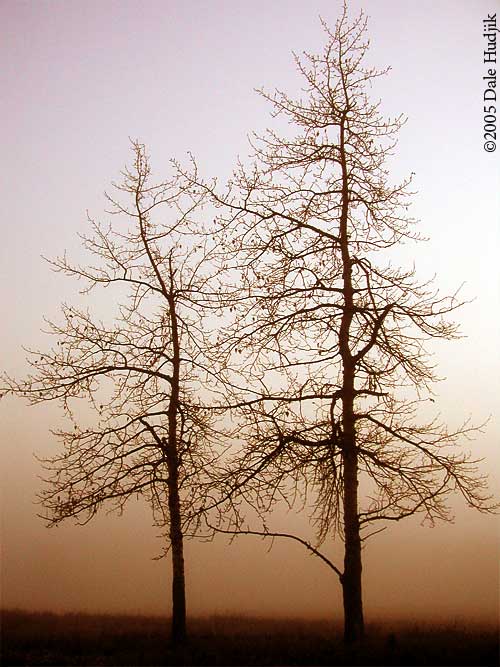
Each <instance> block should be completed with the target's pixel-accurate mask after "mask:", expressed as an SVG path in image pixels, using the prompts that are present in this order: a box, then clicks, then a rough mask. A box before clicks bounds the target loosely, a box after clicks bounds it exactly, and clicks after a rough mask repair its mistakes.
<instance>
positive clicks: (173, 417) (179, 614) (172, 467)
mask: <svg viewBox="0 0 500 667" xmlns="http://www.w3.org/2000/svg"><path fill="white" fill-rule="evenodd" d="M169 269H170V290H169V293H168V296H167V299H168V305H169V315H170V333H171V336H172V352H173V354H172V379H171V391H170V400H169V405H168V447H167V465H168V476H169V481H168V511H169V518H170V546H171V549H172V642H173V643H174V644H181V643H183V642H184V641H185V640H186V636H187V631H186V585H185V575H184V536H183V533H182V516H181V502H180V496H179V442H178V432H177V416H178V414H179V400H180V363H181V362H180V340H179V329H178V320H177V313H176V308H175V306H176V303H175V294H174V273H173V269H172V261H171V258H170V262H169Z"/></svg>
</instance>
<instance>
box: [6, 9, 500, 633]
mask: <svg viewBox="0 0 500 667" xmlns="http://www.w3.org/2000/svg"><path fill="white" fill-rule="evenodd" d="M340 4H341V3H340V2H339V1H338V0H316V1H315V2H314V1H313V2H304V1H303V0H300V1H299V0H274V1H273V2H269V1H268V0H266V1H263V0H254V2H252V3H249V2H243V1H242V0H232V1H229V0H212V1H207V2H201V1H199V2H196V1H195V0H182V2H181V1H180V0H163V1H159V0H149V1H148V0H146V1H140V2H139V0H136V1H131V0H121V1H115V0H104V1H103V0H85V1H81V2H80V1H79V2H76V1H72V0H52V1H51V2H46V1H41V0H38V1H29V2H25V1H23V0H16V1H14V0H10V1H9V0H6V1H4V2H3V3H2V4H1V6H0V21H1V25H2V31H3V38H2V43H1V46H0V49H1V51H2V53H1V56H2V63H3V67H2V72H1V73H0V77H1V83H2V91H3V99H4V103H3V108H2V111H1V113H2V124H3V133H2V143H3V159H2V161H1V165H0V173H1V181H0V182H1V189H2V199H1V204H0V205H1V224H2V244H1V246H0V253H1V271H2V275H1V278H2V280H1V283H0V290H1V300H0V307H1V313H0V314H1V321H2V349H1V352H2V355H1V361H0V365H1V366H2V367H3V368H4V369H5V370H7V371H8V372H10V373H14V374H22V373H23V372H24V370H25V363H24V353H23V351H22V349H21V345H22V344H24V345H27V346H33V347H36V346H37V345H39V344H40V345H41V346H43V344H44V343H43V336H42V334H40V329H41V327H42V325H43V321H42V318H43V316H49V317H51V316H52V317H53V316H57V312H58V309H59V303H60V301H61V300H62V299H66V300H68V301H71V299H72V298H73V295H74V294H75V293H76V290H77V285H76V284H75V283H73V282H72V281H70V280H69V279H65V278H63V277H61V276H58V275H55V274H53V273H51V272H50V270H49V267H48V266H47V264H46V263H44V262H43V260H42V259H41V257H40V255H41V254H44V255H46V256H54V255H56V254H60V253H62V252H63V251H64V250H65V249H67V250H68V252H69V253H70V254H71V256H72V257H74V258H77V257H78V256H79V252H80V247H79V242H78V239H77V236H76V234H77V232H79V231H80V232H82V231H85V225H86V211H87V210H89V212H90V213H91V214H92V215H94V216H95V217H102V216H103V211H104V206H105V203H104V198H103V191H104V190H105V189H106V188H108V187H109V184H110V182H111V181H112V180H114V179H117V178H118V177H119V171H120V169H122V167H123V166H124V164H125V163H127V162H128V161H129V158H130V151H129V140H128V137H132V138H138V139H140V140H141V141H143V142H145V143H146V144H147V146H148V148H149V152H150V154H151V158H152V164H153V169H154V172H155V173H156V174H157V175H158V176H159V177H161V175H162V174H163V173H165V172H166V170H167V169H168V159H169V158H170V157H173V156H175V157H178V158H180V159H184V158H185V156H186V152H187V151H191V152H192V153H194V155H195V156H196V157H197V159H198V162H199V166H200V168H201V170H202V172H204V173H205V174H207V175H217V176H218V177H219V178H220V179H221V181H224V179H225V178H226V177H227V176H228V175H229V174H230V172H231V169H232V166H233V165H234V163H235V158H236V156H237V155H238V154H239V155H240V156H242V157H244V156H245V155H246V154H247V143H246V142H247V139H246V137H247V134H248V133H249V132H250V131H252V130H259V129H263V128H264V127H266V125H268V124H269V123H270V122H271V121H270V118H269V114H268V112H269V109H268V108H267V106H266V104H265V102H264V101H263V100H262V99H260V98H259V97H258V96H257V95H256V94H255V93H254V92H253V90H254V88H258V87H261V86H263V87H265V88H272V87H274V86H278V87H280V88H282V89H285V90H289V91H291V92H293V91H296V90H297V86H298V85H300V81H299V80H298V78H297V76H296V73H295V70H294V66H293V62H292V58H291V51H292V50H295V51H297V52H300V51H302V50H306V51H312V52H315V51H319V50H321V48H322V45H323V35H322V31H321V27H320V23H319V20H318V16H319V15H321V16H322V17H323V18H324V19H325V20H326V21H327V22H328V23H329V24H330V25H332V26H333V25H334V22H335V19H336V17H337V16H338V14H339V11H340ZM362 6H364V8H365V11H366V12H367V14H368V16H369V17H370V18H369V33H370V36H371V42H372V46H371V51H370V60H371V62H372V63H373V64H374V65H377V66H381V65H387V64H390V65H391V66H392V71H391V73H390V75H389V76H388V77H387V78H386V79H385V80H384V81H382V82H380V83H379V85H378V87H377V90H376V95H377V96H381V97H382V100H383V109H384V110H385V111H386V113H387V114H390V115H396V114H398V113H400V112H404V113H405V114H407V115H408V118H409V120H408V123H407V125H406V126H405V127H404V129H403V130H402V132H401V135H400V143H399V148H398V151H397V153H396V155H395V156H394V158H393V160H392V162H391V169H392V174H393V176H394V179H398V178H399V177H401V176H403V175H405V174H407V173H409V172H410V171H414V172H416V179H415V186H416V188H417V189H418V194H417V195H416V196H415V198H414V207H413V214H414V215H415V216H416V217H419V218H421V220H422V223H421V230H422V232H423V233H424V234H426V235H428V236H430V239H431V240H430V241H429V242H428V243H427V244H425V245H423V246H421V247H420V248H418V249H413V248H411V249H408V250H406V251H405V252H406V253H407V254H406V256H407V257H410V258H411V259H413V258H414V259H415V261H416V265H417V270H418V273H419V275H420V276H422V277H426V276H432V275H433V274H434V273H436V274H437V284H438V285H439V286H441V287H442V288H443V289H444V290H453V289H455V288H456V287H457V286H458V285H460V284H462V283H465V286H464V296H466V297H467V298H470V299H474V300H473V301H472V303H471V304H470V305H468V306H467V307H465V308H464V309H463V310H462V311H461V312H460V313H459V314H458V318H459V320H460V322H461V323H462V330H463V333H464V334H465V336H466V337H465V338H464V339H462V340H460V341H458V342H454V343H447V344H439V345H436V346H435V350H436V354H437V357H436V360H437V362H438V364H439V370H440V372H441V375H442V376H444V377H446V378H447V379H446V380H445V381H444V382H442V383H441V384H440V385H439V386H438V387H437V388H436V391H437V396H436V405H437V406H438V409H439V410H440V411H441V413H442V415H443V417H445V418H446V419H447V420H448V421H449V423H450V424H451V425H453V424H454V425H457V424H458V423H459V422H460V421H461V419H462V418H463V417H464V416H468V415H472V416H473V417H474V419H475V420H476V421H477V422H481V421H483V420H484V419H485V418H487V417H488V416H490V415H491V419H490V422H489V424H488V426H487V427H486V428H485V429H484V433H483V434H482V435H480V436H479V437H478V438H477V439H476V441H475V442H474V443H469V445H470V446H472V447H473V448H474V451H475V452H477V454H478V456H484V457H485V458H486V461H485V464H484V469H485V470H487V471H489V472H490V474H491V486H492V489H493V490H496V491H497V492H498V488H499V486H500V485H499V482H500V475H499V473H498V463H499V440H500V438H499V434H500V426H499V421H498V396H499V389H500V382H499V377H500V367H499V366H500V364H499V356H498V341H499V333H500V325H499V322H500V319H499V314H498V313H499V307H500V300H499V289H500V283H499V271H498V253H499V250H500V243H499V229H500V224H499V223H500V204H499V184H500V180H499V177H500V169H499V165H500V158H499V154H500V149H499V150H498V151H497V153H493V154H487V153H485V152H484V150H483V147H482V144H483V140H482V93H483V81H482V77H483V76H484V74H485V73H486V71H485V66H484V65H483V62H482V51H483V48H484V39H483V38H482V37H481V34H482V19H483V18H486V15H487V14H488V13H492V12H493V11H494V10H495V9H496V3H495V2H494V0H489V1H488V2H485V1H482V0H475V1H474V2H471V1H470V0H439V1H438V2H436V0H424V1H421V2H419V3H416V2H413V1H412V0H399V1H396V0H393V1H391V0H371V1H370V2H368V0H365V2H364V3H362V2H359V1H358V0H356V1H353V2H351V3H350V7H351V12H352V14H357V12H358V11H359V9H360V8H361V7H362ZM498 108H500V102H499V103H498ZM58 414H59V413H58V410H57V408H56V406H40V407H36V408H28V407H27V406H26V405H25V404H23V402H22V401H21V400H19V399H14V398H7V399H5V400H3V401H2V402H1V404H0V420H1V445H2V461H1V463H2V467H1V483H2V497H1V504H2V527H1V538H2V554H1V556H2V568H1V575H2V581H1V584H2V588H1V595H2V599H1V602H2V606H6V607H22V608H36V609H52V610H89V611H97V610H107V611H131V612H136V611H141V612H153V613H163V612H165V610H167V609H168V603H169V563H168V562H167V561H153V560H152V557H153V556H155V555H156V554H157V553H159V551H160V544H159V543H158V541H157V540H156V538H155V529H154V528H152V527H151V519H150V516H149V514H148V511H147V508H144V507H143V506H142V505H140V504H136V505H131V506H130V509H129V511H128V512H127V513H126V514H125V515H124V516H123V517H121V518H117V517H107V516H105V515H104V516H101V517H99V518H97V519H96V520H94V521H93V522H92V523H91V524H90V525H88V526H86V527H84V528H80V527H75V526H72V525H71V524H68V525H64V526H60V527H58V528H57V529H51V530H47V529H46V528H45V527H44V525H43V522H42V521H41V520H40V519H38V518H37V517H36V516H35V513H36V507H35V506H34V504H33V501H34V495H35V493H36V490H37V489H39V487H40V481H39V480H38V478H37V475H39V474H40V468H39V465H38V463H37V462H36V461H35V460H34V459H33V453H34V452H36V453H37V454H39V455H42V456H43V455H48V454H50V453H53V452H54V451H55V448H56V443H55V442H54V441H53V439H52V438H51V436H50V434H49V428H50V426H51V425H56V424H57V420H58ZM499 495H500V494H499ZM455 505H456V509H457V516H456V521H455V523H454V524H452V525H444V526H438V527H436V528H434V529H430V528H426V527H421V526H420V524H419V522H418V520H417V521H409V522H407V523H406V524H400V525H397V526H391V528H390V529H389V530H387V531H386V532H385V533H383V534H382V535H380V536H377V537H376V538H374V539H373V540H372V541H370V542H369V543H368V545H367V548H366V550H365V552H364V559H365V560H364V564H365V570H364V571H365V604H366V609H367V615H368V617H370V615H371V616H372V617H374V616H375V615H376V614H377V613H382V612H383V613H387V614H404V615H407V616H412V617H417V616H418V617H422V618H425V617H429V616H431V617H434V616H435V617H440V618H441V617H443V618H444V617H446V618H458V617H459V618H462V617H464V618H465V617H475V618H481V619H488V618H489V619H490V620H491V619H493V617H494V616H495V614H497V613H498V596H499V585H498V577H499V572H498V553H499V543H500V540H499V522H498V519H497V518H495V517H483V516H479V515H477V514H476V513H473V512H472V511H470V510H467V509H466V508H464V507H463V505H462V504H461V503H460V502H458V501H457V502H456V503H455ZM290 520H291V519H290V517H287V516H285V515H284V516H282V517H279V518H278V519H277V525H278V526H280V527H281V528H283V527H289V526H288V524H289V521H290ZM293 521H294V526H295V527H296V530H297V531H299V532H300V531H306V530H307V526H306V524H305V521H302V520H300V521H299V519H293ZM252 540H253V538H250V537H247V538H245V537H242V538H241V539H240V540H239V541H238V542H237V543H235V544H233V545H232V546H228V545H227V542H226V541H225V540H223V539H220V540H216V542H215V543H213V544H190V545H189V546H188V547H187V577H188V579H187V581H188V596H189V597H188V608H189V610H190V611H191V612H192V613H210V612H240V613H265V614H282V615H286V614H288V615H296V616H301V615H303V614H308V615H312V616H321V615H323V616H324V615H326V614H333V615H334V616H338V615H340V612H341V595H340V587H339V585H338V582H337V581H336V580H335V579H334V578H333V577H332V575H331V574H330V572H329V571H328V570H326V569H325V567H324V565H322V564H321V563H319V562H316V561H315V560H314V559H313V558H311V557H310V556H308V555H307V554H306V553H305V552H304V551H303V550H301V547H299V546H295V545H293V544H281V545H278V544H277V545H276V546H275V547H274V549H273V550H272V551H271V552H268V548H267V547H268V545H267V544H263V543H262V542H260V541H252ZM332 553H333V554H335V553H339V552H338V551H337V550H336V548H335V547H334V548H333V549H332Z"/></svg>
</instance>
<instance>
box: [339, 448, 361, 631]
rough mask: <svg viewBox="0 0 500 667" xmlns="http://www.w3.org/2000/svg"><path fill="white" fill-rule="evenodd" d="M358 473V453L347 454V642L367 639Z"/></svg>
mask: <svg viewBox="0 0 500 667" xmlns="http://www.w3.org/2000/svg"><path fill="white" fill-rule="evenodd" d="M357 506H358V470H357V455H356V452H355V451H347V452H346V453H345V455H344V533H345V552H344V574H343V577H342V593H343V599H344V641H345V642H347V643H353V642H356V641H358V640H360V639H362V638H363V635H364V620H363V599H362V587H361V571H362V565H361V539H360V534H359V518H358V507H357Z"/></svg>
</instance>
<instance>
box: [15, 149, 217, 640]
mask: <svg viewBox="0 0 500 667" xmlns="http://www.w3.org/2000/svg"><path fill="white" fill-rule="evenodd" d="M133 152H134V164H133V168H132V169H126V170H125V171H124V172H123V181H122V182H121V183H120V184H118V185H115V186H114V192H115V194H114V195H113V196H112V197H111V196H107V198H108V201H109V203H110V204H111V211H110V213H112V214H115V215H116V216H117V219H115V220H114V221H113V223H112V224H109V225H103V224H101V223H98V222H95V221H93V220H90V224H91V227H92V234H91V235H90V236H82V237H81V238H82V242H83V246H84V247H85V248H86V250H88V251H89V252H90V254H91V255H92V256H93V260H94V263H93V264H89V265H87V266H79V265H75V264H73V263H71V262H70V261H69V260H68V259H67V257H66V255H65V256H64V257H62V258H59V259H56V260H54V261H50V264H51V266H52V268H53V269H54V270H55V271H58V272H62V273H63V274H65V275H67V276H71V277H76V278H78V279H80V280H82V281H83V282H84V283H86V287H85V289H84V290H83V291H82V293H83V294H88V293H91V295H92V296H94V295H97V294H98V295H99V296H100V297H102V296H103V295H102V294H101V293H100V292H98V288H99V287H105V288H107V291H106V292H105V293H104V296H105V297H106V298H107V300H106V315H107V316H106V319H107V320H109V322H107V321H106V322H103V321H99V320H98V319H96V318H95V317H94V316H93V315H92V314H91V313H90V312H89V311H88V310H84V309H81V308H77V307H74V306H70V305H66V304H63V305H62V314H63V321H62V323H61V324H57V323H54V322H49V321H48V333H50V334H52V335H53V336H55V338H56V339H57V342H56V345H55V346H54V347H52V349H50V350H49V351H42V352H40V351H37V350H27V351H28V353H29V363H30V366H31V368H32V372H31V374H30V375H29V376H28V377H27V379H26V380H23V381H17V380H15V379H12V378H7V379H6V380H7V384H8V387H9V390H10V391H12V392H14V393H16V394H19V395H22V396H25V397H26V398H27V399H28V400H29V401H30V403H32V404H36V403H40V402H43V401H57V402H59V403H60V404H61V405H62V408H63V409H64V413H65V415H66V417H67V418H68V419H69V422H70V424H71V425H70V426H69V427H67V428H64V429H59V430H56V431H53V433H54V434H55V435H56V436H57V437H58V438H59V439H60V440H61V441H62V444H63V450H62V452H61V453H60V454H57V455H56V456H54V457H52V458H49V459H46V460H43V464H44V466H45V469H46V471H47V472H48V477H47V479H46V480H45V481H46V486H45V488H44V490H43V491H42V492H41V494H40V500H41V503H42V504H43V506H44V507H45V509H46V514H45V515H44V518H46V520H47V521H48V523H49V525H53V524H58V523H59V522H61V521H63V520H64V519H67V518H70V517H73V518H75V519H76V520H77V522H79V523H82V524H83V523H86V522H87V521H89V520H90V519H91V518H92V517H93V516H94V515H95V514H96V513H97V512H98V510H99V509H100V508H101V507H102V506H103V505H104V504H106V506H107V507H110V508H111V509H115V510H117V511H119V512H120V513H121V512H122V510H123V508H124V506H125V504H126V502H127V501H128V500H129V499H130V498H133V497H135V496H136V495H140V496H143V497H144V498H145V499H146V501H148V503H149V504H150V505H151V507H152V511H153V514H154V519H155V522H156V524H157V525H158V526H159V527H160V528H161V529H162V530H165V529H168V533H167V535H166V537H167V541H168V548H167V549H166V550H165V553H166V551H167V550H168V549H170V550H171V558H172V638H173V640H174V641H175V642H182V641H183V640H184V639H185V637H186V603H185V574H184V547H183V541H184V537H185V536H187V535H191V534H193V533H196V531H197V530H198V529H199V528H200V519H201V510H200V508H201V507H202V506H203V505H204V504H206V495H207V494H208V493H209V491H210V477H209V475H208V472H209V470H210V467H211V466H214V465H215V464H216V461H217V458H218V456H219V455H220V447H219V449H218V453H216V452H215V449H214V447H213V441H214V436H215V432H214V431H213V428H212V425H211V424H212V422H211V418H209V416H208V413H207V412H206V410H204V404H203V401H204V400H209V389H208V388H207V387H208V385H210V383H211V384H212V385H214V372H213V371H214V368H213V366H212V367H211V368H210V369H208V368H207V367H206V365H205V357H204V352H203V350H204V349H205V348H207V347H208V346H209V341H210V338H211V333H210V329H209V327H208V322H207V316H208V315H209V314H210V313H212V312H215V309H216V305H217V299H216V295H217V290H216V291H214V292H211V291H210V289H211V287H210V285H211V284H215V283H213V281H214V278H215V276H214V273H213V267H212V265H211V257H212V255H213V254H214V253H215V250H216V247H217V246H216V244H214V243H211V241H210V237H209V236H207V235H206V234H205V233H204V230H203V227H202V226H201V224H200V221H199V220H198V219H196V213H197V211H198V210H199V209H200V208H201V207H202V206H203V203H204V202H203V197H196V196H193V194H192V193H190V192H189V191H187V190H186V189H185V188H184V187H183V186H182V184H181V182H180V181H179V180H177V179H175V178H174V179H173V180H171V181H165V182H161V183H158V184H154V183H153V182H152V181H151V174H150V165H149V160H148V157H147V155H146V152H145V149H144V146H142V145H141V144H139V143H137V142H134V143H133ZM123 199H125V200H126V201H125V202H122V201H121V200H123ZM159 215H161V216H162V217H161V220H159V219H158V217H159ZM80 398H84V399H87V402H89V403H90V405H91V406H92V407H93V409H94V410H95V412H96V413H97V420H96V419H94V420H87V421H89V423H88V424H87V423H86V422H85V414H84V412H82V410H81V409H80V408H79V406H78V404H77V401H76V399H80ZM95 422H97V423H95ZM219 444H220V443H219ZM164 555H165V554H164Z"/></svg>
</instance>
